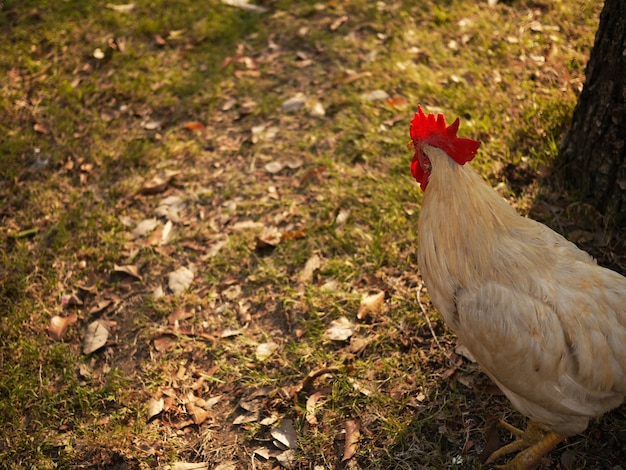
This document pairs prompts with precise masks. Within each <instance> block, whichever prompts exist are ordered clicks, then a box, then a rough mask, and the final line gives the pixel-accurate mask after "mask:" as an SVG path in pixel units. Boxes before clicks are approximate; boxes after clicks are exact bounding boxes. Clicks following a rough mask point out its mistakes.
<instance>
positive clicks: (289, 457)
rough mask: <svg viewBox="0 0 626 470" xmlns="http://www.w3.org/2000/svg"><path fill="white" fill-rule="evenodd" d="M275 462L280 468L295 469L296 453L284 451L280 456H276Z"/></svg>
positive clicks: (290, 450)
mask: <svg viewBox="0 0 626 470" xmlns="http://www.w3.org/2000/svg"><path fill="white" fill-rule="evenodd" d="M276 460H277V461H278V463H279V464H280V465H281V466H283V467H285V468H287V469H292V468H295V466H296V462H297V460H296V451H295V450H293V449H289V450H286V451H285V452H283V453H282V454H278V455H277V456H276Z"/></svg>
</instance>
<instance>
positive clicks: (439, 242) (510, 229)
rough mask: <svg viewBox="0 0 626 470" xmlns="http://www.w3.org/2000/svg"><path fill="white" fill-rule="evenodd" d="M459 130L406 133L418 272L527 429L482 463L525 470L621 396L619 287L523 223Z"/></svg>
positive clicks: (617, 280)
mask: <svg viewBox="0 0 626 470" xmlns="http://www.w3.org/2000/svg"><path fill="white" fill-rule="evenodd" d="M458 128H459V119H458V118H457V119H456V120H455V121H454V122H453V123H452V124H451V125H450V126H447V125H446V122H445V119H444V117H443V115H441V114H439V115H438V116H437V117H435V115H434V114H429V115H426V114H424V112H423V110H422V108H421V107H418V112H417V113H416V114H415V117H414V119H413V121H412V122H411V130H410V133H411V142H410V144H409V145H410V147H412V149H413V151H414V152H415V153H414V156H413V160H412V162H411V173H412V174H413V177H414V178H415V179H416V180H417V182H418V183H419V184H420V186H421V189H422V190H423V191H424V199H423V205H422V209H421V212H420V215H419V224H418V262H419V266H420V269H421V273H422V276H423V279H424V282H425V284H426V287H427V288H428V292H429V294H430V298H431V301H432V303H433V305H434V306H435V307H436V308H437V310H438V311H439V312H440V314H441V316H442V317H443V319H444V320H445V322H446V323H447V324H448V325H449V326H450V328H451V329H452V330H453V331H454V332H455V333H456V335H457V336H458V338H459V340H460V341H461V342H462V343H463V344H464V345H465V346H466V347H467V348H468V349H469V351H470V352H471V353H472V355H473V356H474V357H475V359H476V361H477V362H478V364H479V365H480V367H481V368H482V369H483V371H485V372H486V373H487V375H488V376H489V377H490V378H491V379H492V380H493V381H494V382H495V383H496V384H497V385H498V386H499V388H500V389H501V390H502V392H503V393H504V394H505V395H506V396H507V397H508V398H509V400H510V401H511V403H512V404H513V406H514V407H515V408H516V409H517V410H518V411H519V412H520V413H522V414H523V415H525V416H527V417H528V418H530V422H529V425H528V428H527V430H526V431H525V432H521V431H517V430H515V429H514V428H512V427H510V429H512V430H514V431H515V432H516V434H518V439H517V440H516V441H514V442H512V443H510V444H508V445H506V446H504V447H502V448H501V449H499V450H497V451H496V452H494V453H493V454H492V455H491V457H490V458H489V460H488V461H487V462H488V463H491V462H494V461H496V460H498V459H499V458H500V457H502V456H503V455H505V454H508V453H510V452H515V451H518V454H517V455H516V456H515V457H514V458H513V459H512V460H511V461H510V462H509V463H508V464H507V465H505V466H504V467H503V468H507V469H510V470H513V469H528V468H533V467H534V466H536V464H537V463H538V462H539V460H540V459H541V458H542V457H543V456H544V455H546V454H547V453H548V452H550V451H551V450H552V449H553V448H554V447H556V446H557V445H558V444H559V443H560V442H562V441H563V440H564V439H566V438H567V437H568V436H572V435H575V434H578V433H580V432H582V431H584V430H585V429H586V428H587V425H588V423H589V420H590V419H591V418H594V417H597V416H600V415H601V414H603V413H605V412H607V411H608V410H611V409H613V408H616V407H617V406H619V405H620V404H621V403H622V402H623V401H624V395H625V394H626V278H624V277H623V276H621V275H619V274H617V273H615V272H614V271H611V270H609V269H606V268H603V267H600V266H598V265H597V264H596V263H595V261H594V260H593V258H592V257H591V256H590V255H589V254H587V253H586V252H584V251H582V250H580V249H579V248H577V247H576V246H575V245H574V244H573V243H571V242H569V241H568V240H566V239H565V238H563V237H562V236H561V235H559V234H558V233H556V232H554V231H553V230H551V229H550V228H548V227H546V226H545V225H543V224H541V223H539V222H536V221H534V220H532V219H528V218H526V217H522V216H520V215H519V214H518V213H517V212H516V211H515V210H514V209H513V208H512V207H511V206H509V205H508V204H507V202H506V201H505V200H504V199H503V198H502V197H500V196H499V195H498V193H496V192H495V191H494V190H493V189H492V188H491V187H490V186H489V185H488V184H487V183H486V182H485V181H484V180H483V179H482V178H481V177H480V176H478V174H477V173H475V172H474V171H473V170H472V168H471V167H470V166H469V165H466V163H467V162H469V161H470V160H472V159H473V158H474V157H475V155H476V152H477V151H478V148H479V147H480V142H478V141H475V140H471V139H464V138H460V137H457V131H458Z"/></svg>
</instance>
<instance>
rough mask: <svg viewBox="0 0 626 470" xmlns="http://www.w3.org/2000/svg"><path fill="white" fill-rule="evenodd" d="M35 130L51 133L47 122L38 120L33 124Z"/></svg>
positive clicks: (41, 132)
mask: <svg viewBox="0 0 626 470" xmlns="http://www.w3.org/2000/svg"><path fill="white" fill-rule="evenodd" d="M33 130H34V131H35V132H39V133H40V134H49V133H50V128H49V127H48V126H46V125H45V124H42V123H40V122H36V123H35V125H34V126H33Z"/></svg>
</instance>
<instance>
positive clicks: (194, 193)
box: [0, 0, 625, 468]
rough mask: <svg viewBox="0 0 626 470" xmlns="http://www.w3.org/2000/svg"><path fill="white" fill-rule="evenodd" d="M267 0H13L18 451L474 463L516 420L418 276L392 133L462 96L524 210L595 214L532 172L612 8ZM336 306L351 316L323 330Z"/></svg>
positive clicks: (14, 452)
mask: <svg viewBox="0 0 626 470" xmlns="http://www.w3.org/2000/svg"><path fill="white" fill-rule="evenodd" d="M264 3H265V6H266V7H267V8H268V9H269V11H268V12H266V13H260V14H259V13H255V12H249V11H243V10H240V9H237V8H233V7H229V6H227V5H224V4H222V3H220V2H217V1H215V0H209V1H204V2H191V1H178V2H164V1H151V2H148V1H144V0H139V1H136V2H134V5H135V8H134V9H132V10H131V11H128V12H124V11H116V10H115V9H112V8H110V7H105V2H69V1H58V2H46V4H45V5H42V3H41V2H35V1H22V2H12V1H5V2H0V5H1V10H0V30H1V31H2V35H0V47H1V48H2V50H3V51H5V52H4V53H3V54H2V55H1V56H0V69H1V70H2V72H3V76H4V77H5V80H3V81H2V83H1V84H0V87H1V91H2V93H0V133H2V135H3V139H2V140H1V141H0V153H1V154H2V165H0V182H1V185H0V198H1V199H2V200H3V204H2V207H0V217H1V220H2V224H1V228H0V243H1V244H2V252H1V263H0V309H1V310H2V312H3V314H2V317H1V320H0V322H1V323H0V325H1V327H0V328H1V329H0V367H1V368H2V371H3V372H2V374H1V375H0V396H1V397H2V398H1V399H0V416H2V417H3V423H2V436H1V439H0V462H2V465H4V466H5V467H6V468H118V467H119V468H122V466H123V465H126V467H125V468H155V467H157V468H161V467H164V466H165V465H168V464H169V465H172V464H174V463H175V462H184V461H187V462H202V461H204V462H209V464H210V468H218V465H219V464H224V465H225V464H227V463H228V462H232V464H233V465H234V466H235V467H236V468H245V467H253V468H274V467H275V465H277V458H280V459H283V461H284V459H286V458H290V459H292V460H293V462H292V463H291V465H292V466H293V468H320V467H321V468H480V454H481V452H482V450H483V449H484V448H485V446H486V445H488V443H487V442H486V440H485V436H487V437H489V436H491V437H492V438H493V432H491V433H489V432H486V429H488V423H489V422H490V421H491V420H492V419H493V417H502V416H504V417H506V418H508V419H509V420H511V421H512V422H517V423H518V424H520V423H522V422H523V421H522V420H521V418H520V417H519V415H517V414H516V413H515V412H513V411H512V410H511V408H510V406H509V404H508V403H507V402H506V400H504V399H503V398H502V397H499V396H492V395H491V394H490V392H492V391H493V388H492V387H491V386H490V385H489V383H488V381H487V380H486V379H485V377H484V376H483V375H481V373H480V371H479V370H478V369H477V368H476V367H475V365H474V364H472V363H471V362H469V361H467V360H465V359H463V358H462V357H461V356H460V355H459V354H458V353H457V352H454V351H455V347H456V340H455V338H454V336H453V335H451V334H450V333H449V332H448V330H447V329H446V328H445V326H444V325H443V324H442V322H441V321H440V319H439V318H438V315H437V312H435V311H433V309H432V308H431V307H430V305H429V304H428V299H427V295H426V294H427V293H426V291H425V290H423V289H421V288H420V287H421V286H422V284H421V282H420V277H419V268H418V266H417V264H416V261H415V260H416V253H415V252H416V233H415V231H416V226H417V218H418V216H419V207H420V206H419V204H420V201H421V194H420V192H419V189H418V188H417V185H416V184H415V183H414V182H413V181H411V178H410V175H409V172H408V161H409V158H410V155H409V152H408V151H407V150H406V148H405V146H404V144H405V142H406V141H407V140H408V135H407V134H408V123H409V121H410V119H411V117H412V113H413V111H414V109H415V108H416V106H417V104H418V103H421V104H422V105H423V106H425V107H427V108H428V109H429V110H431V111H436V110H441V111H445V112H446V114H447V115H448V116H449V117H452V116H453V115H455V114H457V115H459V116H461V118H462V121H463V124H462V134H463V135H468V136H473V137H476V138H480V139H481V140H482V141H483V144H484V145H483V147H482V151H481V153H480V155H479V159H478V162H477V165H478V166H479V169H480V171H481V172H482V173H483V175H484V176H485V177H486V178H488V179H490V180H491V181H492V183H493V184H494V186H496V185H497V186H498V189H499V190H501V191H502V193H503V194H504V195H505V196H507V197H508V198H509V200H510V201H511V202H512V203H513V204H514V205H516V206H517V207H518V208H519V209H520V210H523V211H525V212H532V213H533V215H535V216H537V217H539V218H540V219H542V220H544V221H547V222H548V223H552V224H553V225H554V226H555V227H556V228H557V229H561V230H562V231H565V232H567V233H568V234H569V235H572V234H576V233H578V234H579V235H580V233H579V232H580V226H577V225H576V224H575V223H574V221H575V220H580V219H581V214H584V215H585V217H584V220H585V221H586V222H588V221H591V223H592V224H598V223H600V225H601V221H600V222H598V219H597V217H594V214H593V213H592V212H591V211H589V210H588V208H585V207H584V206H583V205H581V204H580V203H579V202H577V201H576V200H574V199H572V197H571V196H569V195H567V194H563V192H562V191H559V190H558V188H557V190H556V191H555V190H552V189H551V188H552V187H553V186H552V185H551V184H547V183H548V182H551V180H550V179H549V178H545V177H540V175H546V174H547V172H546V169H549V167H550V166H551V165H552V162H553V159H554V157H555V155H556V150H557V143H558V140H559V138H560V136H561V135H562V133H563V131H564V129H565V128H566V126H567V122H568V119H569V116H570V115H571V112H572V110H573V106H574V104H575V101H576V96H577V93H578V91H579V90H580V87H581V84H582V81H583V79H584V65H585V63H586V59H587V57H588V54H589V50H590V46H591V44H592V41H593V35H594V32H595V28H596V27H597V16H598V13H599V7H600V5H598V4H596V2H587V1H583V0H579V1H573V2H556V3H555V2H553V3H546V2H522V1H520V2H517V1H514V2H506V3H503V4H498V5H496V6H495V7H494V8H488V7H487V6H486V4H484V3H476V2H467V1H450V2H444V3H443V4H442V3H437V4H436V5H435V3H434V2H418V4H416V2H408V1H406V2H404V1H400V0H398V1H393V2H377V3H374V2H366V1H361V0H353V1H351V2H328V3H318V4H313V3H309V2H292V1H288V0H279V1H274V2H264ZM375 90H383V91H384V92H386V93H387V95H388V96H387V97H384V98H383V99H380V100H371V99H367V98H366V94H368V93H371V92H373V91H375ZM298 93H301V94H302V98H299V96H300V95H298ZM291 98H296V100H295V101H292V106H293V108H291V109H286V108H285V106H287V104H286V103H285V102H286V101H287V100H289V99H291ZM298 100H300V101H298ZM168 172H169V173H168ZM172 175H174V176H172ZM155 178H160V179H158V180H155ZM551 183H554V182H551ZM168 198H169V199H168ZM164 200H166V203H165V204H163V201H164ZM543 207H549V210H548V211H547V210H542V208H543ZM151 219H154V220H153V227H152V228H151V229H150V230H144V231H142V233H139V232H136V230H137V228H138V226H139V224H140V223H142V221H146V220H151ZM589 226H590V225H587V227H589ZM591 226H593V225H591ZM133 233H135V234H134V235H133ZM586 233H587V232H584V233H583V234H582V235H581V237H583V238H584V236H585V234H586ZM592 238H593V237H592ZM582 241H584V239H582ZM307 266H308V269H307ZM120 267H121V268H120ZM181 267H189V268H190V270H191V271H193V273H194V277H193V281H192V283H191V284H190V286H189V288H188V289H187V290H185V291H184V292H183V293H181V294H179V295H175V294H174V293H173V292H172V291H171V289H170V282H169V274H170V273H171V272H173V271H175V270H177V269H179V268H181ZM134 269H136V270H137V271H133V270H134ZM133 273H134V274H133ZM159 291H160V292H162V295H160V294H158V292H159ZM376 292H384V294H385V297H384V304H383V305H382V307H380V308H379V309H377V310H375V311H374V312H373V313H370V314H368V315H365V316H364V317H363V318H357V311H358V309H359V305H360V302H361V299H362V298H363V296H366V295H369V294H373V293H376ZM418 296H419V299H420V300H419V302H418ZM420 302H421V303H422V304H423V306H424V308H425V310H424V311H422V309H421V308H420ZM72 314H76V316H77V318H76V322H75V323H72V324H70V325H69V326H68V328H67V331H66V332H65V333H64V334H63V335H62V337H61V339H60V340H54V339H52V338H51V337H50V336H49V334H48V331H47V329H48V326H49V325H50V323H51V319H52V318H53V317H61V318H69V317H71V315H72ZM427 315H428V316H427ZM342 317H343V318H346V319H348V321H349V323H350V324H351V325H352V327H353V329H354V331H353V332H352V335H351V337H350V338H349V339H347V340H344V341H337V340H330V339H328V329H329V328H330V327H332V326H333V325H334V323H333V321H336V320H339V319H341V318H342ZM96 320H97V321H100V322H101V325H102V326H104V327H105V328H106V329H107V331H108V332H109V335H108V338H107V341H106V344H105V346H104V347H102V348H100V349H98V350H97V351H95V352H93V353H91V354H84V353H83V341H84V339H85V337H86V336H88V333H87V326H88V325H89V324H91V323H92V322H94V321H96ZM316 371H318V375H315V374H316ZM308 374H313V376H308ZM307 377H308V378H307ZM155 410H156V411H158V413H155ZM199 410H200V411H199ZM203 410H204V411H203ZM152 414H154V416H151V415H152ZM284 420H291V422H292V423H293V426H294V428H295V430H296V433H297V437H298V443H297V447H296V449H295V452H294V453H292V454H291V453H287V454H285V453H284V452H283V450H280V446H277V444H276V440H277V438H276V436H275V435H274V434H272V432H273V431H272V430H273V429H275V427H276V426H277V425H278V424H279V423H280V422H281V421H283V422H284ZM355 420H358V429H359V430H360V437H359V439H358V441H357V447H356V448H355V449H353V450H355V454H354V456H353V457H351V458H350V459H347V461H346V462H342V457H343V456H344V451H345V447H346V446H345V444H346V441H347V440H350V439H351V438H352V437H354V436H353V435H352V436H351V435H350V433H345V432H344V430H345V429H346V427H347V424H346V423H347V422H349V421H355ZM234 423H237V424H234ZM624 427H625V421H624V417H623V414H621V415H620V413H619V412H616V413H613V414H611V415H608V416H606V417H604V418H602V419H601V420H600V421H599V423H594V425H593V426H592V427H591V428H590V429H589V430H588V431H587V432H586V433H585V434H583V435H581V436H579V437H576V438H574V439H571V440H570V443H571V445H569V446H563V447H562V448H560V449H559V450H557V451H555V452H553V453H552V455H551V459H552V460H550V459H548V461H547V462H546V466H550V465H552V466H556V465H558V466H559V468H582V467H585V468H607V467H611V466H615V465H624V460H623V459H624V458H623V455H624V447H623V443H624V442H625V440H624V436H623V429H624ZM274 432H275V431H274ZM620 433H621V434H620ZM255 451H256V453H255ZM252 462H254V466H253V464H252ZM555 462H559V463H555ZM315 466H320V467H315ZM235 467H234V468H235ZM221 468H226V467H221Z"/></svg>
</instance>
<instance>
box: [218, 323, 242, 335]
mask: <svg viewBox="0 0 626 470" xmlns="http://www.w3.org/2000/svg"><path fill="white" fill-rule="evenodd" d="M242 330H243V329H242V328H234V327H232V326H229V327H227V328H225V329H224V331H222V334H221V335H220V338H230V337H231V336H238V335H240V334H241V333H242Z"/></svg>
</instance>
